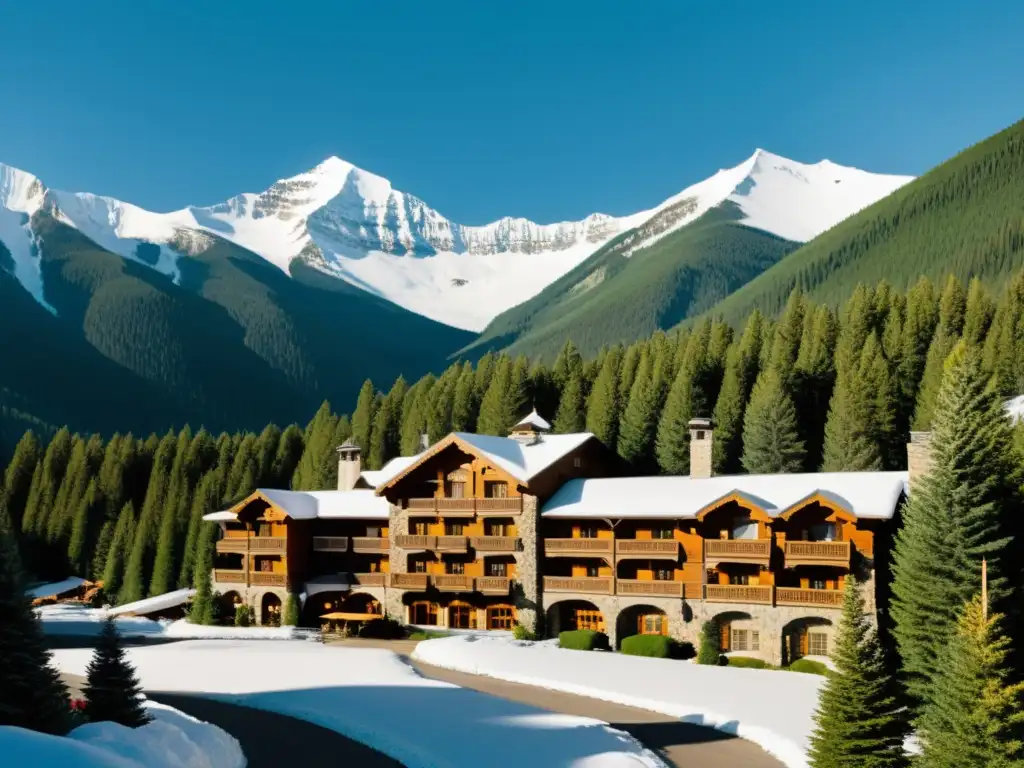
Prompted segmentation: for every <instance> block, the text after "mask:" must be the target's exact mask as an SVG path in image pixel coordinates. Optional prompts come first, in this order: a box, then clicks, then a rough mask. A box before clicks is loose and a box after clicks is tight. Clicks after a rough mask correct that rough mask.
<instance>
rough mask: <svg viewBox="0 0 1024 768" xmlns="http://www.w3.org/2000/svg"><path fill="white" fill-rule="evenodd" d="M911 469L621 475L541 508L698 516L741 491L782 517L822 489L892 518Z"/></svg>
mask: <svg viewBox="0 0 1024 768" xmlns="http://www.w3.org/2000/svg"><path fill="white" fill-rule="evenodd" d="M906 484H907V473H906V472H810V473H803V474H779V475H722V476H719V477H707V478H691V477H673V476H663V477H620V478H596V479H578V480H570V481H569V482H567V483H566V484H565V485H563V486H562V487H561V488H559V489H558V491H557V492H556V493H555V495H554V496H552V497H551V498H550V499H549V500H548V502H547V503H546V504H545V505H544V507H543V509H542V510H541V514H542V515H543V516H544V517H600V518H604V517H610V518H624V517H625V518H628V517H639V518H685V517H695V516H696V515H697V513H698V512H700V511H701V510H702V509H704V508H705V507H707V506H709V505H711V504H714V503H715V502H716V501H718V500H719V499H723V498H726V497H728V496H730V495H733V494H737V495H740V496H743V497H746V498H747V499H748V500H749V501H750V502H751V503H752V504H756V505H757V506H759V507H761V508H763V509H764V510H765V511H766V512H767V513H768V514H769V515H771V516H776V515H778V514H779V513H781V512H782V511H783V510H786V509H788V508H790V507H792V506H794V505H796V504H799V503H800V502H802V501H804V500H806V499H809V498H811V497H813V496H815V495H816V494H820V495H821V496H824V497H826V498H828V499H830V500H831V501H833V502H835V503H836V504H838V505H840V506H842V507H844V508H845V509H848V510H850V511H851V512H853V514H854V515H856V516H857V517H868V518H880V519H888V518H891V517H892V515H893V512H894V511H895V509H896V504H897V502H898V501H899V498H900V494H902V493H904V492H905V489H906Z"/></svg>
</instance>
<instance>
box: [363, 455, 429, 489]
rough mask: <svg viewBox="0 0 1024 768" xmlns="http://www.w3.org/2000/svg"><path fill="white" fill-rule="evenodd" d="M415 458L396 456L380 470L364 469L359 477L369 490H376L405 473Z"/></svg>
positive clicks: (416, 457) (416, 456)
mask: <svg viewBox="0 0 1024 768" xmlns="http://www.w3.org/2000/svg"><path fill="white" fill-rule="evenodd" d="M418 458H419V454H416V455H415V456H396V457H395V458H393V459H392V460H391V461H389V462H388V463H387V464H385V465H384V466H383V467H381V468H380V469H364V470H363V472H362V474H361V477H362V478H363V480H365V481H366V482H367V484H369V486H370V487H371V488H378V487H380V486H381V485H383V484H384V483H386V482H387V481H388V480H390V479H391V478H393V477H395V476H396V475H398V474H399V473H401V472H403V471H405V470H406V469H407V468H408V467H409V466H410V465H411V464H412V463H413V462H414V461H416V459H418Z"/></svg>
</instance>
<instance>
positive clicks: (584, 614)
mask: <svg viewBox="0 0 1024 768" xmlns="http://www.w3.org/2000/svg"><path fill="white" fill-rule="evenodd" d="M574 618H575V620H576V629H593V630H595V631H597V632H604V616H602V615H601V612H600V611H593V610H590V609H588V608H577V609H576V616H575V617H574Z"/></svg>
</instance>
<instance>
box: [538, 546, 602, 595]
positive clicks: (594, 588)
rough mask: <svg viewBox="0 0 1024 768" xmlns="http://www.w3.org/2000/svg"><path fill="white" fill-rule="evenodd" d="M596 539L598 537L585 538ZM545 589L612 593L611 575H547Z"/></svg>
mask: <svg viewBox="0 0 1024 768" xmlns="http://www.w3.org/2000/svg"><path fill="white" fill-rule="evenodd" d="M583 541H596V539H583ZM544 589H545V590H546V591H548V592H579V593H582V594H587V595H610V594H612V578H611V576H545V577H544Z"/></svg>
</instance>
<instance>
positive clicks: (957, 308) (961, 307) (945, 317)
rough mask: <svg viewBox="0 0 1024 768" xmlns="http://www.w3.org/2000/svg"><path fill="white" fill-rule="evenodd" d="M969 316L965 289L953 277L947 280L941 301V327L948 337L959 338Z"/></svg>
mask: <svg viewBox="0 0 1024 768" xmlns="http://www.w3.org/2000/svg"><path fill="white" fill-rule="evenodd" d="M966 314H967V295H966V294H965V293H964V287H963V285H962V284H961V283H960V281H959V280H957V279H956V278H955V277H954V276H953V275H950V276H949V277H948V278H947V279H946V287H945V288H944V289H943V291H942V297H941V298H940V299H939V327H940V328H941V329H942V330H944V331H945V332H946V335H947V336H959V335H960V334H961V333H962V332H963V328H964V316H965V315H966Z"/></svg>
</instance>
